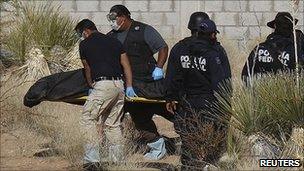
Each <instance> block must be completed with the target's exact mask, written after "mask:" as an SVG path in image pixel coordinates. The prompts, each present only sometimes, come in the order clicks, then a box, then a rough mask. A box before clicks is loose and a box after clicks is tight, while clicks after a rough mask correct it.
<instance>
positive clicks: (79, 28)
mask: <svg viewBox="0 0 304 171" xmlns="http://www.w3.org/2000/svg"><path fill="white" fill-rule="evenodd" d="M84 29H89V30H97V28H96V25H95V24H94V23H93V21H91V20H89V19H83V20H81V21H80V22H79V23H78V24H77V25H76V27H75V31H76V32H78V33H80V34H81V33H82V32H83V31H84Z"/></svg>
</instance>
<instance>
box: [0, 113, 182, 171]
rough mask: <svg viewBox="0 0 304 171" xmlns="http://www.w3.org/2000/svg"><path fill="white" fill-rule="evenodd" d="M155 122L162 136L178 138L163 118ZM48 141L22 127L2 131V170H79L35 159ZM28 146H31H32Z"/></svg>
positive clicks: (173, 158)
mask: <svg viewBox="0 0 304 171" xmlns="http://www.w3.org/2000/svg"><path fill="white" fill-rule="evenodd" d="M154 120H155V122H156V124H157V127H158V129H159V132H160V133H161V134H162V135H165V136H167V137H176V136H177V134H176V133H175V132H174V130H173V124H172V123H171V122H169V121H167V120H165V119H163V118H161V117H155V118H154ZM34 136H35V142H31V143H26V142H27V141H33V139H34V138H33V137H34ZM48 141H49V140H48V139H46V138H44V137H39V138H37V135H34V134H30V133H29V131H28V130H27V129H25V128H22V127H20V128H18V129H16V130H13V131H3V130H2V131H1V151H0V153H1V158H0V170H1V171H2V170H3V171H4V170H79V169H78V168H75V167H71V164H70V163H69V162H68V161H67V160H65V159H63V158H62V157H60V156H56V155H55V156H50V157H34V154H35V153H36V152H38V151H40V150H41V149H43V148H44V146H45V144H46V143H47V142H48ZM23 142H25V143H23ZM27 144H31V146H28V145H27ZM136 155H137V154H136ZM134 157H136V158H137V160H138V161H139V162H151V161H147V160H145V159H144V158H143V156H142V155H141V156H138V155H137V156H134ZM178 160H179V157H178V156H177V155H168V156H166V157H165V158H164V159H162V160H160V161H157V162H160V163H169V164H174V165H176V163H178Z"/></svg>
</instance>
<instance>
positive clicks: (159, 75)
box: [152, 67, 164, 80]
mask: <svg viewBox="0 0 304 171" xmlns="http://www.w3.org/2000/svg"><path fill="white" fill-rule="evenodd" d="M152 77H153V79H154V80H160V79H162V78H163V77H164V73H163V69H161V68H159V67H155V69H154V71H153V72H152Z"/></svg>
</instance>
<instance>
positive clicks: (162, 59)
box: [157, 46, 168, 68]
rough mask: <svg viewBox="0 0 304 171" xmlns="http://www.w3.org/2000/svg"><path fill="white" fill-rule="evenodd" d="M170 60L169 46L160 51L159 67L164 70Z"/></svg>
mask: <svg viewBox="0 0 304 171" xmlns="http://www.w3.org/2000/svg"><path fill="white" fill-rule="evenodd" d="M167 58H168V46H166V47H163V48H161V49H160V50H159V51H158V59H157V66H158V67H159V68H163V66H164V65H165V63H166V61H167Z"/></svg>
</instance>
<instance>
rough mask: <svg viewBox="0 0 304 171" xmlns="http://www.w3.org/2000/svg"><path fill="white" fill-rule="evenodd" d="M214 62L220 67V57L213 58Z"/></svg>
mask: <svg viewBox="0 0 304 171" xmlns="http://www.w3.org/2000/svg"><path fill="white" fill-rule="evenodd" d="M215 61H216V63H217V64H218V65H220V64H221V59H220V57H218V56H217V57H215Z"/></svg>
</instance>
